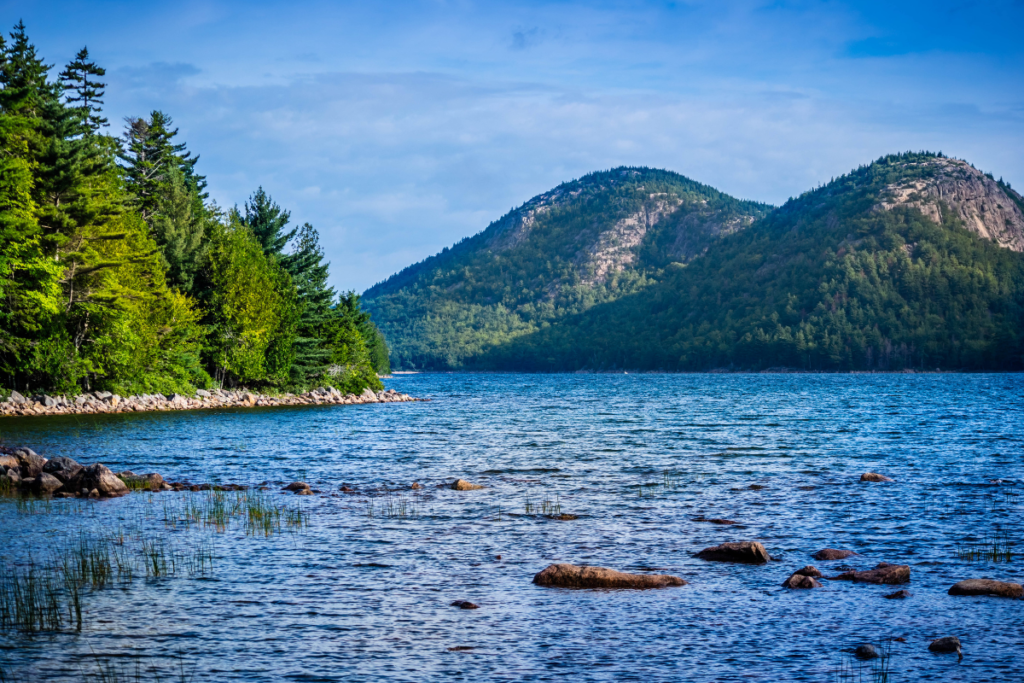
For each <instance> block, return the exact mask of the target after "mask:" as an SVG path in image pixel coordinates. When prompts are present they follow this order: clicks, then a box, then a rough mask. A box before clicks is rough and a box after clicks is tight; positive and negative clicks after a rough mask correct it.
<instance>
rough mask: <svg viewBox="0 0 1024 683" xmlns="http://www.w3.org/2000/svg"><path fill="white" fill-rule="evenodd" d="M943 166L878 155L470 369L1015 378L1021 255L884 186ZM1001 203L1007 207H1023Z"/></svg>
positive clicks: (1022, 357) (1022, 328)
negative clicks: (935, 217)
mask: <svg viewBox="0 0 1024 683" xmlns="http://www.w3.org/2000/svg"><path fill="white" fill-rule="evenodd" d="M940 159H942V157H941V155H934V154H927V153H907V154H898V155H892V156H888V157H883V158H881V159H879V160H878V161H876V162H875V163H873V164H870V165H868V166H864V167H861V168H859V169H857V170H855V171H854V172H852V173H850V174H847V175H845V176H843V177H841V178H837V179H835V180H834V181H832V182H831V183H829V184H828V185H825V186H823V187H821V188H818V189H815V190H812V191H810V192H807V193H805V194H804V195H802V196H801V197H799V198H797V199H792V200H790V201H789V202H787V203H786V204H785V205H784V206H782V207H780V208H779V209H778V210H776V211H774V212H772V213H771V214H769V215H768V216H767V217H765V218H763V219H761V220H760V221H757V222H756V223H754V225H753V226H751V227H750V228H748V229H746V230H743V231H741V232H739V233H737V234H734V235H732V236H730V237H728V238H726V239H724V240H722V241H721V242H719V243H718V244H717V245H716V246H715V247H714V248H712V249H710V250H708V252H707V253H706V254H705V255H704V256H702V257H701V258H698V259H695V260H694V261H692V262H691V263H689V264H688V265H686V266H685V267H682V266H672V267H669V268H668V269H666V274H665V277H664V279H663V280H662V281H661V282H659V283H658V284H656V285H655V286H653V287H649V288H647V289H645V290H644V291H643V292H641V293H639V294H636V295H633V296H630V297H626V298H624V299H621V300H619V301H616V302H614V303H610V304H607V305H605V306H598V307H595V308H593V309H591V310H589V311H587V312H585V313H583V314H581V315H578V316H574V317H571V318H567V319H564V320H562V321H559V322H558V324H556V325H552V326H551V327H550V328H548V329H544V330H540V331H538V332H537V333H535V334H532V335H528V336H525V337H520V338H517V339H514V340H512V341H511V342H509V343H507V344H505V345H502V346H500V347H497V348H495V349H492V350H491V351H490V352H489V353H486V354H483V355H482V356H480V357H478V358H476V359H474V362H473V364H472V367H477V368H489V369H506V370H508V369H518V370H533V371H573V370H580V369H591V370H613V369H642V370H665V371H680V370H710V369H715V368H733V369H747V370H758V369H766V368H771V367H787V368H802V369H806V370H839V371H842V370H883V371H885V370H888V371H893V370H904V369H924V370H930V369H935V368H944V369H969V370H1017V371H1019V370H1022V369H1024V254H1020V253H1018V252H1015V251H1011V250H1009V249H1005V248H1002V247H1000V246H998V245H997V244H995V243H993V242H991V241H990V240H987V239H984V238H982V237H979V236H978V235H976V234H975V233H973V232H970V231H969V230H967V229H966V228H965V227H964V225H963V221H962V220H961V219H960V218H959V217H958V216H957V214H956V213H955V212H954V211H951V210H949V207H948V206H945V205H942V206H943V211H942V215H941V222H940V223H936V222H934V221H932V220H930V219H929V218H928V217H926V216H925V215H923V214H922V213H921V212H920V211H919V210H917V209H915V208H910V207H907V206H902V207H897V208H894V209H892V210H886V211H879V210H876V208H875V207H876V206H877V204H878V203H879V201H880V199H881V198H882V197H883V196H884V193H885V191H886V188H888V187H891V186H892V185H894V184H897V183H905V182H907V181H909V180H913V179H927V178H929V177H931V176H932V175H934V174H935V173H936V163H937V162H938V160H940ZM1001 187H1003V188H1004V192H1007V197H1008V201H1010V200H1012V201H1015V202H1016V201H1019V200H1018V197H1019V195H1016V194H1015V193H1012V192H1008V190H1009V188H1008V187H1006V186H1005V185H1004V186H1001Z"/></svg>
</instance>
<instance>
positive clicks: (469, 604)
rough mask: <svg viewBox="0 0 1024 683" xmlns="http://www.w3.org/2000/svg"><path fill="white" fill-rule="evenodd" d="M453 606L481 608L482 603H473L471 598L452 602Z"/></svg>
mask: <svg viewBox="0 0 1024 683" xmlns="http://www.w3.org/2000/svg"><path fill="white" fill-rule="evenodd" d="M452 607H458V608H459V609H480V605H477V604H475V603H472V602H470V601H469V600H456V601H455V602H453V603H452Z"/></svg>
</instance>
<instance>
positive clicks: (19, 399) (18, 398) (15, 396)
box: [11, 391, 26, 403]
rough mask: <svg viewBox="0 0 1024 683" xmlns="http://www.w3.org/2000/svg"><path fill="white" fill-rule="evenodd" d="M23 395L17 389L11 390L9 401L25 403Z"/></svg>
mask: <svg viewBox="0 0 1024 683" xmlns="http://www.w3.org/2000/svg"><path fill="white" fill-rule="evenodd" d="M25 402H26V401H25V397H24V396H22V395H21V394H20V393H19V392H17V391H12V392H11V403H25Z"/></svg>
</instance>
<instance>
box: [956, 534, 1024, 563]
mask: <svg viewBox="0 0 1024 683" xmlns="http://www.w3.org/2000/svg"><path fill="white" fill-rule="evenodd" d="M1013 545H1014V544H1013V543H1012V542H1011V541H1010V537H1009V535H1008V534H1006V533H1003V534H1002V535H1001V536H1000V535H998V534H997V535H995V536H992V537H989V538H985V539H983V540H982V541H980V542H975V543H970V542H964V543H957V544H956V557H957V559H958V560H962V561H964V562H1011V561H1012V560H1013Z"/></svg>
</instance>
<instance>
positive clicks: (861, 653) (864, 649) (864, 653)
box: [853, 643, 878, 659]
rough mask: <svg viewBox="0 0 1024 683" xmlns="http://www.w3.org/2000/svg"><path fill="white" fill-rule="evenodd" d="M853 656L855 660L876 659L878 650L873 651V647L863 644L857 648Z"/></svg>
mask: <svg viewBox="0 0 1024 683" xmlns="http://www.w3.org/2000/svg"><path fill="white" fill-rule="evenodd" d="M853 655H854V656H855V657H856V658H857V659H878V650H876V649H875V646H874V645H870V644H867V643H865V644H864V645H859V646H857V649H856V650H855V651H854V653H853Z"/></svg>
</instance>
